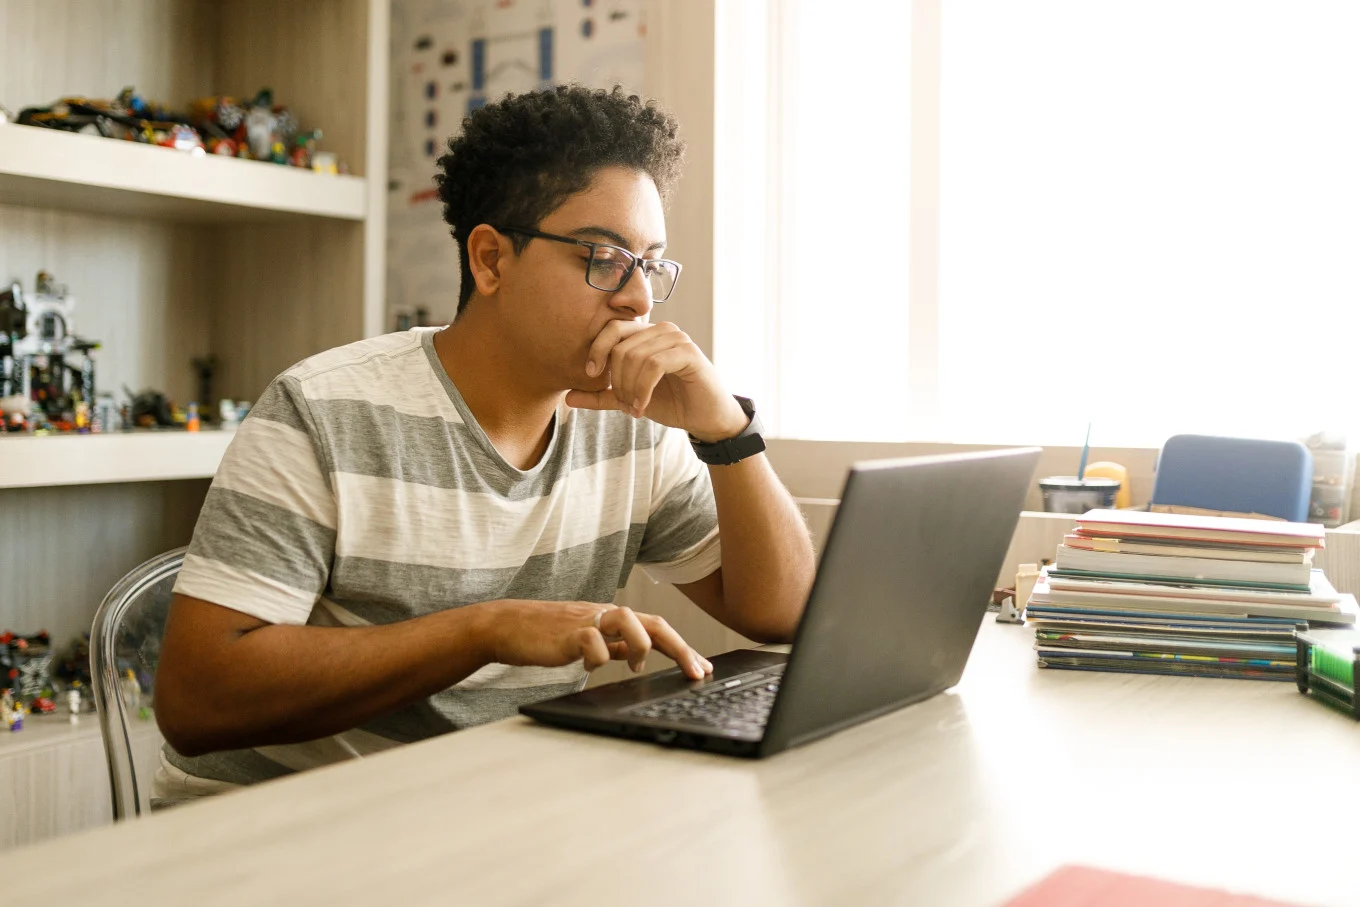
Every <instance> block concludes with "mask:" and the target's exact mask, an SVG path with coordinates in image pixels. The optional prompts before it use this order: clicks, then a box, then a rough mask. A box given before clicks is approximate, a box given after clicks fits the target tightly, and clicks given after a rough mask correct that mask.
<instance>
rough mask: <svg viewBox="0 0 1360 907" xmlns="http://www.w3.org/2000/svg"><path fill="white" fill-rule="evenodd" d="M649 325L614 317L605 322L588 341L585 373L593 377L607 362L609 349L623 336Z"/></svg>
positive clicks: (644, 328) (643, 329)
mask: <svg viewBox="0 0 1360 907" xmlns="http://www.w3.org/2000/svg"><path fill="white" fill-rule="evenodd" d="M649 327H651V325H649V324H647V323H646V322H644V321H632V320H624V319H622V318H616V319H614V320H613V321H611V322H609V323H608V324H606V325H605V326H604V328H603V330H601V331H600V333H599V334H597V335H596V336H595V339H594V340H593V341H591V343H590V349H589V350H588V351H587V353H586V374H587V375H589V376H590V377H592V378H594V377H595V376H596V375H598V374H600V373H601V372H603V371H604V367H605V365H606V364H607V363H608V362H609V351H610V350H612V349H613V348H614V347H615V345H616V344H618V343H619V342H620V341H622V340H623V339H624V338H625V337H631V336H632V335H633V334H636V333H637V332H638V331H645V330H647V328H649Z"/></svg>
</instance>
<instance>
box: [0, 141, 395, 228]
mask: <svg viewBox="0 0 1360 907" xmlns="http://www.w3.org/2000/svg"><path fill="white" fill-rule="evenodd" d="M367 191H368V189H367V180H365V179H363V178H362V177H356V176H333V175H330V174H324V173H313V172H311V171H310V170H302V169H299V168H297V167H285V166H280V165H278V164H270V163H266V162H263V161H247V160H238V159H236V158H229V157H221V156H218V155H210V154H204V155H195V154H189V153H187V152H184V151H176V150H174V149H171V148H161V147H159V146H156V145H143V144H140V143H138V142H127V141H119V140H117V139H106V138H101V137H99V136H89V135H77V134H75V133H69V132H61V131H59V130H56V129H44V128H40V127H36V126H18V125H15V124H13V123H8V124H0V204H10V205H25V206H29V207H42V208H62V209H66V210H71V211H95V212H101V213H106V214H118V215H124V216H141V217H156V218H161V219H165V220H175V221H188V222H208V223H211V222H221V221H233V222H242V221H271V220H287V219H291V218H298V217H304V218H312V217H323V218H336V219H340V220H352V221H361V220H363V219H364V217H365V216H366V214H367V211H368V204H367Z"/></svg>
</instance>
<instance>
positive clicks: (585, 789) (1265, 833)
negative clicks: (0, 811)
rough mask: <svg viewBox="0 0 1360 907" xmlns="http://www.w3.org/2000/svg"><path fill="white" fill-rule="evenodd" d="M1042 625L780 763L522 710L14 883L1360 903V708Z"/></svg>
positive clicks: (99, 888)
mask: <svg viewBox="0 0 1360 907" xmlns="http://www.w3.org/2000/svg"><path fill="white" fill-rule="evenodd" d="M1032 636H1033V634H1032V632H1031V631H1030V630H1028V629H1025V628H1021V627H1012V626H1001V625H997V624H994V623H993V622H992V620H991V618H990V616H989V617H988V618H987V619H986V621H985V623H984V625H983V629H982V632H981V634H980V636H979V640H978V644H977V647H976V649H975V650H974V652H973V657H972V660H971V662H970V665H969V668H968V671H967V673H966V674H965V676H964V680H963V682H962V683H961V684H960V685H959V686H958V688H957V689H956V690H955V691H952V692H950V693H947V694H945V695H942V696H938V697H936V698H935V699H933V700H930V701H928V702H925V703H922V704H920V705H917V706H914V707H912V708H909V709H905V710H902V711H899V712H896V713H894V714H892V715H888V716H886V717H884V718H881V719H879V720H877V721H874V722H871V723H870V724H867V725H861V726H859V727H857V728H852V729H850V730H848V731H844V732H842V733H840V734H837V735H834V736H833V737H830V738H828V739H826V740H823V741H821V742H818V743H814V744H812V745H810V746H807V747H804V748H802V749H798V750H793V751H791V752H788V753H785V754H783V755H780V756H777V757H775V758H773V759H770V760H767V761H765V762H744V761H738V760H734V759H727V758H722V757H718V756H709V755H704V754H700V753H691V752H684V751H672V750H665V749H661V748H658V747H654V746H649V745H642V744H636V743H629V742H625V741H616V740H612V739H607V738H598V737H591V736H588V735H584V734H576V733H572V732H568V731H558V730H552V729H548V728H544V727H539V726H536V725H534V724H532V723H530V722H528V721H526V720H520V719H513V720H509V721H504V722H500V723H498V724H495V725H490V726H487V727H483V728H478V729H476V730H472V731H467V732H463V733H459V734H453V735H449V736H445V737H441V738H438V739H435V740H430V741H426V742H424V743H420V744H417V745H414V746H410V747H405V748H403V749H400V750H397V751H393V752H389V753H385V754H382V755H379V756H376V757H373V758H370V759H367V760H363V761H356V762H351V763H347V764H344V765H339V766H333V767H330V768H327V769H323V770H320V771H315V772H311V773H307V774H304V775H299V776H297V777H294V778H289V779H284V780H282V781H278V782H273V783H270V784H265V785H261V786H259V787H257V788H254V789H251V790H248V791H243V792H241V793H238V794H233V795H230V796H227V797H222V798H218V799H216V800H213V801H205V802H203V803H200V804H194V805H192V806H187V807H184V808H181V809H179V810H173V811H170V812H167V813H163V814H159V815H157V816H154V817H151V818H149V819H143V820H140V821H137V822H133V823H127V824H124V825H120V826H116V827H112V828H104V829H99V830H95V831H91V832H88V833H85V834H82V835H77V836H73V837H70V838H65V839H62V840H59V841H52V842H47V843H44V844H40V845H36V846H34V847H31V848H27V849H23V850H19V851H14V852H11V853H9V854H8V855H7V865H8V866H10V867H12V868H13V871H11V872H9V873H7V874H6V878H5V882H4V892H5V901H6V902H7V903H15V904H20V903H38V901H39V899H40V898H41V899H47V898H50V897H51V895H52V894H53V892H55V891H65V892H68V893H71V894H78V895H80V896H89V897H92V898H93V899H94V901H95V902H97V903H100V904H128V905H143V904H162V903H189V902H190V901H192V903H194V905H195V907H208V905H216V904H223V905H228V904H229V905H238V904H288V905H296V904H361V905H378V904H400V905H403V907H410V905H416V904H453V903H458V904H476V905H482V904H535V905H538V904H587V903H596V904H617V903H637V904H684V905H686V907H697V905H704V904H709V903H732V904H777V905H795V904H834V905H845V904H854V905H858V904H874V905H877V904H911V905H932V907H933V905H953V904H998V903H1001V902H1003V901H1005V900H1006V899H1007V898H1009V897H1010V896H1012V895H1013V894H1015V893H1016V892H1017V891H1019V890H1020V889H1021V888H1023V887H1024V886H1025V885H1027V884H1029V883H1031V882H1033V881H1035V880H1037V879H1039V878H1040V877H1042V876H1043V875H1046V874H1047V873H1048V872H1049V871H1050V870H1052V869H1054V868H1055V867H1057V866H1058V865H1060V864H1063V863H1070V862H1076V863H1085V864H1088V865H1094V866H1100V867H1106V868H1110V869H1116V870H1123V871H1131V872H1136V873H1147V874H1152V875H1156V876H1159V877H1163V878H1168V879H1172V880H1176V881H1181V882H1187V883H1192V884H1203V885H1210V886H1216V887H1225V888H1230V889H1234V890H1239V891H1245V892H1251V893H1255V894H1259V895H1264V896H1271V897H1276V898H1280V899H1286V900H1292V901H1297V902H1299V903H1303V904H1356V903H1360V878H1358V877H1357V874H1356V870H1355V869H1354V868H1353V867H1354V865H1355V863H1354V855H1355V836H1354V829H1355V824H1354V817H1355V816H1356V815H1360V779H1357V778H1356V777H1355V775H1356V771H1357V769H1360V724H1357V723H1356V722H1354V721H1351V720H1349V719H1348V718H1346V717H1345V716H1343V715H1341V714H1339V713H1336V712H1333V711H1331V710H1330V709H1327V708H1325V707H1323V706H1321V705H1319V704H1318V703H1315V702H1312V701H1309V700H1308V699H1307V698H1305V697H1304V696H1301V695H1300V694H1299V693H1298V692H1297V691H1296V690H1295V689H1294V687H1293V685H1291V684H1282V683H1261V682H1251V681H1228V680H1202V679H1192V678H1170V677H1167V678H1162V677H1157V678H1149V677H1135V676H1131V675H1117V674H1082V673H1066V672H1058V671H1040V670H1039V669H1037V668H1036V667H1035V666H1034V655H1033V652H1032V651H1031V649H1030V646H1031V644H1032ZM1323 779H1332V780H1331V781H1326V780H1323Z"/></svg>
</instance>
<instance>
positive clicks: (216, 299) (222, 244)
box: [211, 223, 364, 400]
mask: <svg viewBox="0 0 1360 907" xmlns="http://www.w3.org/2000/svg"><path fill="white" fill-rule="evenodd" d="M213 233H214V237H213V239H212V241H211V247H212V249H213V250H214V251H213V258H214V262H213V265H212V267H213V268H214V269H215V271H216V273H217V278H218V279H217V280H215V281H214V286H213V289H212V294H213V301H212V316H211V320H212V326H211V338H212V339H211V345H212V349H213V352H214V353H215V354H216V355H217V356H218V358H219V359H220V360H221V372H220V374H221V382H220V387H221V390H220V394H219V395H226V396H228V397H230V398H232V399H244V400H256V399H258V398H259V396H260V392H261V391H262V390H264V388H265V387H266V386H267V385H268V384H269V382H270V381H271V380H272V379H273V378H274V376H276V375H277V374H278V373H279V372H281V371H283V370H284V369H286V368H288V367H289V366H290V365H292V364H294V363H295V362H297V361H299V360H301V359H305V358H306V357H307V356H310V355H312V354H313V353H318V352H321V351H322V350H325V349H329V348H330V347H333V346H339V345H341V344H344V343H350V342H351V341H354V340H358V339H360V338H361V337H363V331H364V321H363V312H364V309H363V292H364V225H363V224H355V223H316V224H308V225H303V226H275V225H269V226H265V225H258V224H252V225H248V226H245V227H241V228H234V227H219V228H216V229H215V230H214V231H213Z"/></svg>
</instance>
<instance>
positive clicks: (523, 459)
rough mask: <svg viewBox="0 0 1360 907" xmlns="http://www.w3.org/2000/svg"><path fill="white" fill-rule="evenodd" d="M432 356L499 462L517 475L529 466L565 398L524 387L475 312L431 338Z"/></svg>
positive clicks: (518, 366) (510, 356)
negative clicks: (503, 459)
mask: <svg viewBox="0 0 1360 907" xmlns="http://www.w3.org/2000/svg"><path fill="white" fill-rule="evenodd" d="M434 350H435V353H436V354H437V355H438V356H439V362H440V364H441V365H443V366H444V371H445V372H446V373H448V376H449V380H451V381H452V382H453V384H454V386H455V387H457V388H458V393H459V394H461V395H462V397H463V402H465V403H466V404H467V406H468V409H469V410H471V411H472V415H473V418H475V419H476V420H477V424H478V425H480V426H481V428H482V431H484V432H486V436H487V437H488V438H489V439H490V440H491V443H492V444H493V445H495V447H496V450H497V451H499V452H500V454H501V456H503V457H505V459H506V460H507V461H508V462H509V463H510V464H511V465H512V466H515V467H516V468H518V469H529V468H531V467H532V466H535V465H536V464H537V463H538V462H539V461H540V460H541V459H542V458H543V454H544V452H545V451H546V450H547V449H548V442H549V440H550V439H551V437H552V418H553V414H554V413H555V412H556V411H557V407H558V404H560V403H561V401H562V397H563V395H564V393H565V392H563V391H554V390H550V389H544V388H542V387H533V386H531V385H529V384H528V382H526V381H525V378H526V377H527V376H526V374H525V372H524V369H523V368H522V363H520V362H519V361H518V360H517V358H516V356H515V355H514V352H513V351H512V350H511V349H509V348H508V347H507V345H506V344H505V342H504V340H503V338H502V336H501V334H500V333H499V332H498V331H496V330H495V329H494V325H493V324H491V323H490V322H489V321H488V320H486V319H485V318H483V317H479V313H478V312H477V311H476V308H475V307H474V308H472V309H469V310H468V311H467V312H466V313H465V314H464V316H463V317H462V318H460V319H458V320H457V321H455V322H454V323H453V324H451V325H449V326H448V327H447V328H446V329H445V330H442V331H440V332H439V333H437V334H435V336H434Z"/></svg>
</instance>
